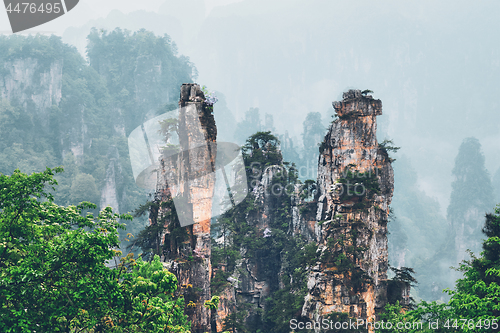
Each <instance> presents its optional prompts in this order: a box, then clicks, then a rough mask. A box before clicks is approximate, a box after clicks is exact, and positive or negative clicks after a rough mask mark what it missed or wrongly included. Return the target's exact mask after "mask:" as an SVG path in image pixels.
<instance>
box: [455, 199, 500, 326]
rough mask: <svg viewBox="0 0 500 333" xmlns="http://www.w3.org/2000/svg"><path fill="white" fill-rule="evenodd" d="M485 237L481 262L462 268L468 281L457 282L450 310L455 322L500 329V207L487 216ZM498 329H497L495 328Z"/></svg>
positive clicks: (471, 261) (484, 230)
mask: <svg viewBox="0 0 500 333" xmlns="http://www.w3.org/2000/svg"><path fill="white" fill-rule="evenodd" d="M483 233H484V234H485V235H486V236H487V237H488V239H486V240H485V241H484V242H483V252H482V253H481V256H480V257H479V258H475V257H473V258H472V259H471V260H469V261H464V262H462V264H461V265H460V269H459V270H460V271H462V272H463V274H464V278H463V279H459V280H458V281H457V282H456V287H455V290H452V291H449V293H450V295H451V300H450V306H451V308H452V309H453V312H454V314H455V317H454V318H460V319H467V320H472V321H473V322H474V324H477V323H478V322H479V321H480V320H481V321H483V323H484V320H488V321H490V322H491V320H493V319H496V322H497V324H498V326H497V328H496V329H494V330H493V331H494V332H499V331H500V329H499V326H500V205H497V207H496V209H495V213H494V214H486V223H485V226H484V228H483ZM493 328H495V327H493ZM463 331H464V332H491V330H489V329H485V328H484V327H483V328H480V327H478V326H476V327H473V328H472V329H471V328H470V327H468V326H467V327H465V328H464V329H463Z"/></svg>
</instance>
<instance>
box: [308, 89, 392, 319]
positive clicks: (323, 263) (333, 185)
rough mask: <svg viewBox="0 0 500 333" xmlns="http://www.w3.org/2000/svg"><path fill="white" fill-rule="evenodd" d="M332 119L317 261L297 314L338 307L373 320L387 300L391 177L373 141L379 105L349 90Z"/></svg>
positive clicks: (324, 152)
mask: <svg viewBox="0 0 500 333" xmlns="http://www.w3.org/2000/svg"><path fill="white" fill-rule="evenodd" d="M333 107H334V109H335V111H336V113H337V116H338V119H336V120H334V121H333V122H332V124H331V127H330V129H329V131H328V133H327V135H326V136H325V139H324V141H323V143H322V145H321V148H320V157H319V166H318V181H317V186H318V191H317V193H316V201H317V210H316V229H317V236H318V245H319V247H318V255H319V256H318V258H319V261H318V262H317V263H316V265H315V266H314V267H312V268H310V271H309V278H308V282H307V288H308V294H307V296H306V298H305V304H304V306H303V308H302V316H304V317H308V318H310V319H313V320H318V319H319V318H327V316H328V315H329V314H331V313H332V312H343V313H347V314H349V316H350V317H353V318H358V319H365V320H366V319H367V320H372V319H376V316H377V313H378V312H379V311H380V310H381V309H382V308H383V307H384V305H385V303H386V299H387V283H386V280H387V269H388V252H387V222H388V216H389V204H390V203H391V199H392V194H393V189H394V174H393V169H392V166H391V160H390V158H389V156H388V154H387V151H386V149H384V148H383V147H379V144H378V142H377V138H376V131H377V122H376V116H378V115H381V114H382V102H381V101H380V100H376V99H373V98H372V97H371V96H369V95H365V94H362V93H361V92H360V91H359V90H349V91H348V92H346V93H344V94H343V100H342V101H340V102H334V103H333Z"/></svg>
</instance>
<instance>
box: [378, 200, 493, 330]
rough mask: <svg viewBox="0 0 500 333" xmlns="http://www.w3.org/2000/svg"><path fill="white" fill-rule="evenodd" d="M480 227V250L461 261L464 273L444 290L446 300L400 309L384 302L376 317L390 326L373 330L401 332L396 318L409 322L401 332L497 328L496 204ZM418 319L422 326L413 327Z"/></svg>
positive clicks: (397, 305) (401, 321) (461, 268)
mask: <svg viewBox="0 0 500 333" xmlns="http://www.w3.org/2000/svg"><path fill="white" fill-rule="evenodd" d="M482 230H483V232H484V234H485V235H486V236H487V237H488V238H487V239H486V240H485V241H484V242H483V252H482V253H481V256H480V257H478V258H476V257H474V256H473V258H472V259H471V260H468V261H463V262H462V264H461V265H460V268H459V270H460V271H462V272H463V274H464V277H463V278H462V279H458V280H457V281H456V284H455V289H454V290H447V292H448V293H449V294H450V295H451V299H450V301H449V302H448V303H441V304H438V303H436V302H432V303H427V302H425V301H423V302H421V303H419V304H418V306H417V308H416V309H414V310H411V311H407V312H404V311H402V307H401V306H400V305H399V302H397V303H396V304H388V305H387V306H386V308H385V312H384V313H383V314H382V315H381V317H380V319H381V320H384V321H386V322H387V321H390V322H391V323H392V324H393V326H394V329H391V330H377V332H394V333H396V332H401V330H398V329H397V328H396V327H395V326H396V324H397V323H398V322H400V323H411V324H412V328H411V329H408V330H406V331H405V332H478V333H480V332H499V331H500V205H497V207H496V209H495V212H494V213H493V214H486V222H485V225H484V228H483V229H482ZM418 322H422V323H423V326H422V327H421V328H418V327H417V328H415V327H413V323H418ZM432 323H434V324H435V326H434V327H438V329H435V328H433V326H432ZM436 323H437V324H436ZM429 325H430V326H429Z"/></svg>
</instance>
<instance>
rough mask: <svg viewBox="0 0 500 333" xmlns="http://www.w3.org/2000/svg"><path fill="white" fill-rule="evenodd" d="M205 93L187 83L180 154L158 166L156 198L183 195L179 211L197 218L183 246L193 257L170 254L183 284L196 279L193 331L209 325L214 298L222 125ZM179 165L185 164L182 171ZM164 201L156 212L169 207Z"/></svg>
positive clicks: (182, 105)
mask: <svg viewBox="0 0 500 333" xmlns="http://www.w3.org/2000/svg"><path fill="white" fill-rule="evenodd" d="M204 101H205V97H204V95H203V92H202V91H201V89H200V86H199V85H197V84H183V85H182V87H181V94H180V100H179V115H178V123H177V124H178V125H177V126H178V133H179V147H178V149H179V151H181V152H184V153H183V154H176V155H174V156H176V158H175V159H173V158H163V159H162V160H161V161H160V168H159V170H158V183H157V190H156V198H157V200H159V201H160V202H162V201H168V200H171V198H172V197H175V198H182V199H183V200H184V202H185V204H184V205H182V206H178V205H177V203H176V209H177V214H179V215H182V216H183V218H185V219H187V220H191V221H192V222H194V223H193V224H191V225H188V226H187V228H188V230H189V244H184V248H183V250H182V252H183V253H184V254H187V255H186V256H185V257H187V256H191V257H192V258H194V260H193V261H187V262H186V260H185V258H183V257H182V256H181V254H182V253H179V257H178V258H169V259H168V260H169V261H170V262H169V267H171V271H172V272H173V273H174V274H175V275H176V276H177V278H178V280H179V284H180V285H181V286H182V285H184V286H186V285H191V286H192V287H190V288H191V289H192V290H194V292H191V293H192V295H191V296H192V298H193V303H194V304H195V306H193V307H190V308H189V311H188V312H187V313H188V315H189V318H190V320H191V323H192V326H191V327H192V332H206V331H210V327H211V313H210V310H208V309H207V308H205V307H204V306H203V304H204V301H205V300H210V298H211V293H210V280H211V279H210V277H211V271H212V267H211V261H210V256H211V248H210V222H211V217H212V198H213V194H214V188H215V174H214V171H215V160H216V154H217V152H216V148H215V145H211V143H215V140H216V136H217V128H216V126H215V120H214V116H213V114H212V113H211V112H210V111H209V110H207V108H206V105H204ZM179 170H182V171H181V172H179ZM165 209H166V208H162V207H161V205H160V211H159V212H158V213H157V217H158V218H159V219H160V218H161V216H163V215H164V214H165V213H166V212H165V211H164V210H165Z"/></svg>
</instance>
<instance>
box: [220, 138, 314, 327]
mask: <svg viewBox="0 0 500 333" xmlns="http://www.w3.org/2000/svg"><path fill="white" fill-rule="evenodd" d="M278 144H279V140H278V139H277V138H276V137H275V136H273V135H272V134H271V133H270V132H257V133H255V134H254V135H252V136H250V138H248V140H247V141H246V144H245V145H244V146H243V157H244V160H245V165H246V166H247V168H246V173H247V179H248V185H249V187H250V188H251V189H256V190H258V189H259V185H258V184H259V182H261V181H262V177H263V175H265V174H266V172H267V171H266V170H267V169H268V168H273V170H274V174H273V177H272V179H271V180H270V183H269V184H268V185H267V188H268V190H269V193H267V194H266V201H265V205H266V207H264V206H263V204H264V203H263V202H261V201H260V200H256V196H257V195H258V194H257V192H252V194H250V195H248V196H247V198H245V200H244V201H243V202H241V203H240V204H239V205H238V206H236V207H235V208H233V209H231V210H230V211H228V212H226V213H225V214H224V215H223V216H222V217H220V218H218V222H217V224H216V225H213V230H212V232H213V234H214V235H215V236H216V237H218V241H217V242H216V241H215V240H214V241H213V242H212V265H213V267H220V269H217V270H216V275H215V277H214V278H213V279H212V293H213V294H218V293H221V292H222V291H223V290H224V288H226V287H228V286H229V285H230V282H228V279H229V280H230V281H234V280H236V279H235V277H236V276H239V275H240V274H247V273H246V272H245V270H243V269H241V268H239V267H240V266H238V263H241V262H242V259H243V257H244V259H245V261H246V262H248V263H249V264H251V265H256V266H258V267H259V274H260V275H259V277H258V278H259V280H265V281H267V282H268V285H269V287H270V289H271V290H270V291H271V294H270V296H269V297H268V298H267V299H266V300H265V302H266V309H267V310H266V311H262V310H261V309H259V308H254V309H253V310H252V313H253V314H254V315H253V316H251V317H249V318H248V319H247V320H246V321H244V319H245V318H246V316H247V315H248V313H249V307H250V306H251V305H250V304H247V305H246V306H245V304H244V303H245V302H243V301H242V300H239V301H238V304H237V306H236V308H235V309H233V312H232V313H231V315H230V316H228V317H227V318H226V321H225V323H224V328H225V329H226V330H229V331H234V330H238V332H247V331H249V332H255V331H259V330H260V331H261V332H289V320H290V319H291V318H295V317H297V316H299V315H300V309H301V308H302V305H303V300H304V296H305V294H306V291H307V288H306V275H307V270H306V267H307V266H311V265H312V264H313V263H314V262H315V261H316V245H315V244H307V243H306V242H305V241H304V240H302V239H301V238H300V237H297V236H292V235H291V234H290V233H289V230H290V225H291V222H292V215H291V211H292V209H291V197H290V195H291V193H287V189H289V188H293V186H294V185H295V184H296V183H299V181H298V177H297V171H296V169H295V167H294V165H290V164H288V163H283V161H282V160H283V159H282V156H281V153H280V151H279V150H278ZM312 185H313V184H312V183H311V182H308V183H307V184H306V185H305V186H306V187H312ZM273 188H274V189H275V190H274V191H272V190H271V189H273ZM264 211H265V212H266V214H268V216H266V221H269V225H268V226H267V228H266V229H265V230H261V229H260V228H259V227H258V224H259V220H260V217H261V216H262V214H263V213H264ZM222 268H224V269H222ZM280 273H281V274H280ZM280 275H281V276H280ZM235 282H238V283H239V281H235ZM233 283H234V282H233Z"/></svg>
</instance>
